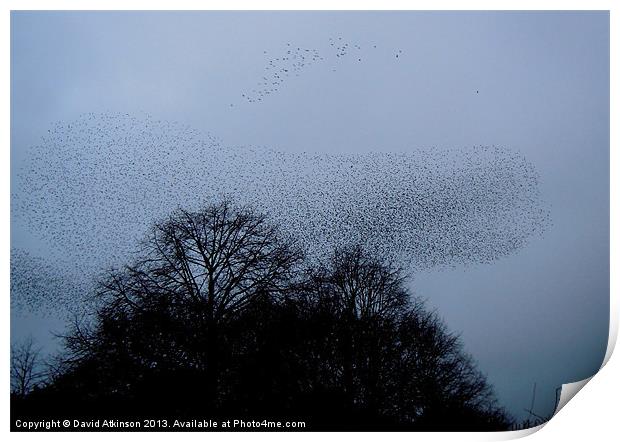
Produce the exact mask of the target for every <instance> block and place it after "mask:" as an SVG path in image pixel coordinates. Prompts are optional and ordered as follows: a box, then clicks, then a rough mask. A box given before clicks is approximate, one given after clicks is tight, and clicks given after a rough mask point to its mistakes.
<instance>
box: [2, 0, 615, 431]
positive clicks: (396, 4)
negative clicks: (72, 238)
mask: <svg viewBox="0 0 620 442" xmlns="http://www.w3.org/2000/svg"><path fill="white" fill-rule="evenodd" d="M617 3H618V2H613V1H611V0H591V1H577V0H566V1H552V0H521V1H512V0H511V1H497V0H496V1H490V0H486V1H469V2H463V1H454V0H453V1H445V0H444V1H434V2H430V1H404V0H383V1H381V2H377V1H374V2H373V1H368V0H360V1H356V2H346V1H338V0H330V1H326V0H315V1H312V2H309V1H298V2H295V3H294V4H293V3H292V2H285V1H262V2H260V4H257V2H252V1H247V0H246V1H240V0H231V1H227V2H221V1H219V2H196V1H191V0H175V1H161V0H151V1H149V2H146V1H138V0H108V1H102V0H93V1H89V2H88V3H86V2H84V1H78V0H57V1H53V2H52V1H43V0H22V1H17V0H7V1H4V2H3V3H2V6H3V8H2V9H3V14H2V16H1V19H0V20H1V23H2V26H0V29H1V30H2V33H1V41H2V44H1V45H0V51H1V54H2V60H4V62H3V63H1V66H4V67H3V68H2V69H1V72H2V85H3V88H2V90H3V92H4V93H3V97H4V106H2V111H1V112H2V129H3V130H2V131H0V134H1V136H2V139H3V140H4V143H3V144H4V148H3V149H2V151H1V153H0V155H1V157H0V164H1V166H0V167H2V172H3V173H2V175H1V176H2V180H3V182H2V184H3V191H2V193H1V194H0V199H1V204H2V207H3V208H4V210H5V212H4V216H3V217H2V232H3V234H2V235H1V236H0V242H1V243H0V250H2V253H0V260H1V262H0V278H1V281H2V286H3V287H4V289H5V290H4V293H5V298H4V303H3V304H2V317H3V319H4V320H3V321H1V324H2V331H3V339H2V344H1V345H2V347H1V349H0V352H1V354H2V359H3V363H2V364H1V366H0V379H4V380H5V382H6V383H7V386H8V379H9V373H8V371H9V369H8V367H9V333H10V327H9V319H10V305H9V296H8V293H9V256H10V252H9V249H10V244H9V242H10V236H9V229H10V209H9V207H10V204H9V203H10V192H9V189H10V183H9V176H10V173H9V172H10V170H9V168H10V119H9V118H10V99H9V97H10V11H11V10H72V9H78V10H93V9H94V10H109V9H112V10H136V9H156V10H198V9H212V10H235V9H241V10H244V9H272V10H277V9H288V10H346V9H360V10H379V9H388V10H389V9H402V10H405V9H407V10H411V9H413V10H465V9H468V10H556V9H562V10H610V11H611V12H610V30H611V42H610V43H611V45H610V49H611V54H610V55H611V75H610V78H611V79H615V78H619V75H620V72H619V70H618V51H619V50H620V45H619V44H618V35H619V34H618V28H619V26H618V25H619V24H620V20H619V12H618V11H619V9H618V7H617V6H616V4H617ZM614 6H616V7H615V8H614ZM576 32H577V30H576ZM610 91H611V109H610V111H611V113H610V117H611V121H612V122H613V121H620V119H618V88H617V86H616V83H614V82H613V81H612V82H611V89H610ZM617 132H618V131H617V129H616V128H615V126H614V125H613V124H612V125H611V134H610V135H611V137H610V141H611V146H613V147H612V148H611V155H610V171H611V202H612V204H611V207H610V211H611V212H610V213H611V226H614V225H615V224H617V221H618V208H617V199H618V178H617V176H615V174H614V171H618V167H617V166H618V153H617V152H616V151H615V150H614V149H617V148H618V143H617V141H618V133H617ZM610 258H611V261H610V262H611V269H613V268H614V267H616V266H614V264H617V263H618V236H617V235H616V234H615V232H614V230H613V229H612V230H611V256H610ZM610 287H611V294H612V296H611V300H610V301H611V302H610V315H611V320H610V331H609V343H608V348H607V353H606V355H605V362H604V365H605V364H607V362H608V361H609V359H610V357H611V354H612V352H613V349H614V346H615V342H616V339H617V335H618V295H617V293H618V278H617V277H616V276H615V275H614V274H613V272H612V273H611V286H610ZM616 359H617V358H616ZM619 369H620V368H619V365H618V362H617V361H616V360H612V361H611V363H609V364H608V365H607V366H606V367H605V369H604V370H603V371H602V373H600V374H597V375H595V376H594V378H593V380H592V381H591V382H590V383H589V384H588V386H587V387H586V388H585V389H584V391H583V392H582V393H580V399H579V400H578V401H571V404H570V406H567V407H565V408H564V409H562V411H561V412H559V413H558V414H557V416H555V417H554V418H553V419H552V420H551V421H550V422H549V423H548V424H547V425H546V427H547V428H546V429H545V430H544V431H541V432H539V433H537V434H536V435H535V436H533V437H534V438H536V439H537V440H564V439H567V440H583V439H584V438H586V437H587V438H593V439H594V440H597V439H599V437H598V436H604V435H605V436H608V435H612V434H618V429H617V426H616V423H615V420H616V419H617V417H616V413H615V411H614V408H615V407H614V406H613V400H614V399H615V398H614V395H615V393H617V392H618V386H619V382H618V378H619V376H618V373H619ZM582 386H583V385H582ZM573 389H574V386H573ZM563 394H565V393H564V392H563ZM1 404H2V411H3V413H2V420H1V421H0V425H1V428H2V429H3V433H5V432H8V431H9V425H8V424H9V397H8V392H6V390H5V395H4V396H3V397H2V402H1ZM536 430H537V429H533V430H522V431H517V432H510V433H423V434H419V433H416V434H411V433H387V434H385V435H388V437H390V438H394V439H400V440H408V441H409V440H411V438H416V439H418V438H422V439H424V440H465V441H468V440H475V441H480V440H507V439H515V438H519V437H523V436H526V435H528V434H532V433H534V432H536ZM41 436H42V437H45V438H46V439H51V440H63V441H66V440H81V439H82V438H83V434H80V433H47V434H45V435H43V434H35V433H30V434H25V433H11V434H10V437H11V438H15V439H16V440H22V439H25V440H30V439H31V438H37V437H41ZM245 436H247V434H246V433H211V434H209V435H208V437H209V438H210V439H211V438H213V439H219V440H222V439H231V438H232V439H236V438H242V437H245ZM292 436H294V437H295V438H296V439H299V440H305V441H312V442H315V439H316V438H317V437H321V438H323V437H329V438H334V439H340V438H342V437H347V438H348V437H355V438H359V439H361V440H371V439H375V438H376V437H377V436H379V434H376V433H359V434H356V435H346V436H345V435H344V434H338V433H331V434H330V433H321V434H319V433H252V435H251V437H252V438H253V439H257V440H260V441H262V440H264V441H267V440H268V441H274V440H289V439H290V438H291V437H292ZM382 436H383V435H382ZM114 437H115V438H116V437H121V438H128V439H129V438H134V437H140V436H138V435H133V434H132V433H119V434H117V435H115V436H114ZM147 437H148V438H149V439H155V440H165V439H167V438H168V437H169V436H168V435H166V434H155V433H151V434H150V435H148V436H147ZM173 437H175V438H177V437H183V438H187V439H190V440H201V441H203V440H204V439H205V434H204V433H182V435H181V434H179V433H176V434H175V435H174V436H173ZM88 438H89V439H92V440H101V441H104V440H105V441H107V440H109V438H110V435H109V434H105V433H91V434H89V435H88ZM600 439H603V438H602V437H600ZM604 439H605V440H607V439H609V437H605V438H604Z"/></svg>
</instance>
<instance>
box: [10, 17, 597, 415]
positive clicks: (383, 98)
mask: <svg viewBox="0 0 620 442" xmlns="http://www.w3.org/2000/svg"><path fill="white" fill-rule="evenodd" d="M11 25H12V26H11V176H12V179H13V180H12V181H13V182H19V180H15V178H16V177H17V175H18V174H19V173H20V171H23V170H25V169H27V167H28V165H29V164H30V163H29V162H30V161H31V158H30V157H29V152H30V150H29V149H30V148H31V147H32V146H35V145H38V144H40V143H41V137H42V136H44V135H45V134H46V133H48V130H50V128H52V127H53V126H54V124H55V123H56V122H67V121H69V122H70V121H74V120H76V119H79V118H80V115H82V114H84V113H89V112H96V113H99V112H112V113H128V114H130V115H134V114H136V115H137V114H142V113H148V114H149V115H151V116H153V117H154V118H157V119H162V120H170V121H176V122H179V123H180V124H183V125H185V124H186V125H188V126H190V127H192V128H195V129H197V130H200V131H202V132H205V133H206V132H208V133H210V134H212V135H213V136H215V137H217V138H218V139H219V140H220V142H221V143H222V144H223V145H229V146H268V147H269V148H272V149H275V150H277V151H281V152H285V153H299V152H317V153H365V152H371V151H374V152H413V151H415V150H416V149H421V148H425V149H440V150H441V149H448V148H454V147H468V146H477V145H497V146H503V147H504V148H506V149H509V150H512V151H515V152H518V153H519V154H522V155H524V156H525V158H527V160H528V161H529V162H530V163H531V164H532V165H533V166H534V167H535V169H536V170H537V172H538V174H539V177H540V180H539V185H540V193H541V199H542V200H544V201H545V202H546V205H547V207H548V210H549V212H550V219H551V223H550V225H549V226H548V227H547V229H546V231H545V232H544V234H542V235H536V236H533V237H532V238H530V239H529V241H528V243H527V244H526V245H525V246H524V247H520V248H519V249H518V250H515V251H514V252H513V253H511V254H509V255H508V256H506V257H503V258H501V259H498V260H496V261H494V262H493V263H490V264H471V265H466V266H460V265H459V266H455V267H453V268H450V269H446V268H435V269H432V268H431V269H427V270H424V271H417V272H415V273H414V281H413V289H414V291H415V293H416V294H417V295H420V296H422V297H425V298H427V299H428V303H429V305H430V306H431V307H432V308H437V310H438V312H439V313H440V315H441V316H442V317H443V318H444V319H445V321H446V323H447V324H448V326H449V328H450V329H451V330H454V331H456V332H459V333H461V336H462V339H463V341H464V344H465V349H466V350H467V351H468V352H469V353H471V354H472V355H473V356H474V358H475V359H476V360H477V361H478V362H479V366H480V368H481V369H482V370H483V371H484V372H485V373H486V374H487V375H488V377H489V380H490V381H491V382H492V383H493V384H494V386H495V388H496V392H497V394H498V397H499V399H500V401H501V402H502V403H503V404H505V405H506V406H507V407H508V409H509V411H511V412H512V413H513V414H515V415H516V416H518V417H520V416H522V415H523V408H526V407H528V406H529V405H530V400H531V390H532V385H533V383H534V382H537V384H538V394H537V403H536V406H535V411H536V412H537V413H538V414H542V415H545V414H547V413H549V412H550V411H551V407H552V405H553V403H554V399H555V393H554V390H555V388H556V387H557V386H559V385H561V384H562V383H567V382H573V381H576V380H580V379H583V378H585V377H588V376H590V375H592V374H593V373H594V372H595V371H596V370H597V369H598V367H599V366H600V364H601V362H602V358H603V356H604V353H605V349H606V346H607V335H608V320H609V15H608V13H606V12H570V13H563V12H536V13H527V12H504V13H488V12H458V13H456V12H455V13H450V12H443V13H438V12H248V13H244V12H183V13H166V12H158V13H147V12H138V13H127V12H123V13H111V12H106V13H101V12H86V13H84V12H80V13H66V12H51V13H50V12H45V13H43V12H13V13H12V16H11ZM340 38H341V39H342V40H340ZM330 39H332V40H330ZM334 41H335V42H336V45H338V44H340V43H339V42H347V43H348V44H349V45H350V46H349V47H348V49H347V50H348V51H349V53H348V54H347V56H346V57H344V56H343V57H335V56H334V55H335V52H334V46H332V45H331V43H332V42H334ZM289 44H290V45H289ZM354 45H359V49H357V47H354ZM291 47H295V48H297V47H299V48H301V50H304V48H308V49H310V50H316V51H317V52H318V53H320V54H321V57H322V58H323V59H322V60H317V61H316V62H315V63H309V65H307V66H304V67H303V69H301V70H300V71H299V72H298V73H299V76H294V75H291V76H290V77H287V78H286V81H283V82H282V84H280V85H278V90H277V91H274V92H273V93H271V94H269V95H268V96H265V97H263V99H262V100H261V101H260V102H248V101H247V99H245V98H244V97H243V96H242V94H246V95H253V96H254V95H256V94H258V92H252V91H253V90H257V91H260V87H258V86H257V84H258V83H260V82H261V81H263V80H262V79H263V77H265V75H266V73H265V72H266V71H265V67H268V66H269V63H268V60H270V59H272V58H273V57H276V58H281V57H283V56H286V54H287V51H288V50H290V48H291ZM353 54H354V55H353ZM266 78H271V77H268V76H267V77H266ZM102 173H105V171H102ZM21 192H23V189H20V188H19V187H16V186H15V184H14V185H13V188H12V193H13V195H14V198H17V199H19V198H20V197H22V196H23V195H21ZM93 216H95V217H96V216H97V215H96V214H93ZM12 220H13V222H12V226H11V227H12V232H11V233H12V247H14V248H19V249H22V250H26V251H30V252H32V253H33V254H35V255H36V256H39V257H41V258H42V259H48V258H49V256H51V254H50V253H48V252H49V249H50V247H52V248H53V245H51V242H52V241H50V239H49V238H44V237H43V238H42V237H41V236H42V233H41V232H36V231H33V229H32V228H29V227H28V226H27V225H26V224H25V223H22V222H16V221H15V217H14V216H13V217H12ZM52 326H53V327H56V326H58V322H57V321H54V320H50V319H45V320H44V319H42V318H41V317H39V316H38V315H37V313H36V312H34V313H33V312H30V313H23V312H22V313H17V312H13V315H12V332H13V337H14V338H16V337H19V336H23V335H24V334H27V333H32V334H33V335H35V336H37V337H38V338H39V340H41V341H44V342H45V339H46V338H44V336H45V335H47V333H48V331H49V329H50V327H52Z"/></svg>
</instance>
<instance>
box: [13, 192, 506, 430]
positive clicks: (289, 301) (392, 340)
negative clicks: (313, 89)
mask: <svg viewBox="0 0 620 442" xmlns="http://www.w3.org/2000/svg"><path fill="white" fill-rule="evenodd" d="M406 283H407V279H406V277H405V275H404V273H403V271H402V269H399V268H398V267H395V266H394V265H392V264H391V263H389V262H385V261H384V260H383V259H382V257H381V256H375V255H373V254H372V253H371V252H370V251H368V250H365V249H364V248H363V247H361V246H350V247H343V248H339V249H337V250H334V251H333V253H332V255H331V259H330V260H328V261H326V262H323V263H317V262H305V261H304V260H303V254H302V251H301V250H300V249H299V248H298V247H297V246H296V244H295V242H294V241H292V240H291V239H290V238H287V237H285V236H283V235H282V234H281V233H280V231H279V229H278V228H277V227H276V226H275V225H274V224H273V223H271V222H270V221H269V220H268V218H267V217H266V216H265V215H262V214H258V213H256V212H254V211H252V210H251V209H249V208H239V207H235V206H233V205H232V204H230V203H227V202H223V203H219V204H214V205H210V206H208V207H206V208H205V209H203V210H200V211H194V212H191V211H185V210H178V211H176V212H174V213H173V214H172V215H171V216H170V217H169V218H168V219H166V220H164V221H162V222H159V223H156V224H154V226H153V228H152V230H151V231H150V233H149V235H148V236H147V237H146V239H145V240H144V241H143V242H142V243H141V248H140V255H139V258H138V259H136V260H135V262H133V263H131V264H130V265H127V266H125V267H124V268H122V269H116V270H113V271H111V272H109V273H108V274H107V276H106V277H104V278H103V279H102V280H101V282H100V284H99V291H98V297H99V301H100V302H99V307H98V309H97V310H96V312H94V315H93V318H92V319H91V320H90V321H82V322H80V321H76V323H75V324H74V326H73V327H72V329H71V330H70V332H69V333H68V334H67V335H66V336H65V347H66V351H65V354H64V355H63V356H62V358H60V359H59V362H58V363H56V364H55V365H54V375H53V376H51V377H50V378H49V380H48V381H47V382H46V383H45V384H43V385H41V386H40V387H39V388H36V389H34V390H33V391H32V392H31V393H30V394H27V395H26V394H20V395H14V396H13V407H12V411H13V413H21V414H27V415H41V414H46V415H48V416H49V415H50V414H53V413H58V414H61V415H71V414H73V415H81V416H96V415H98V414H99V415H106V416H110V415H117V416H145V417H154V416H162V417H170V416H176V417H192V416H193V417H201V418H202V417H204V416H206V415H208V416H224V417H225V416H235V417H248V418H257V417H277V418H285V417H291V418H293V417H294V418H301V419H304V420H306V421H307V422H308V426H309V429H412V430H428V429H443V430H447V429H454V430H464V429H471V430H500V429H507V428H508V426H509V424H510V419H509V417H508V416H507V414H506V413H505V412H504V411H503V409H502V408H501V407H499V406H498V405H497V403H496V400H495V398H494V395H493V392H492V388H491V386H490V385H489V384H488V383H487V381H486V379H485V377H484V376H483V375H482V373H481V372H480V371H479V370H478V369H477V367H476V364H475V363H474V361H473V359H472V358H471V357H470V356H468V355H467V354H466V353H464V351H463V348H462V344H461V342H460V340H459V338H458V336H456V335H455V334H453V333H451V332H449V331H448V330H447V328H446V326H445V325H444V324H443V322H442V321H441V320H440V318H439V317H438V315H437V314H436V313H434V312H430V311H429V310H427V308H426V307H425V305H424V303H423V302H422V301H420V300H419V299H417V298H414V297H412V296H411V294H410V292H409V291H408V289H407V284H406ZM52 404H54V405H53V406H52Z"/></svg>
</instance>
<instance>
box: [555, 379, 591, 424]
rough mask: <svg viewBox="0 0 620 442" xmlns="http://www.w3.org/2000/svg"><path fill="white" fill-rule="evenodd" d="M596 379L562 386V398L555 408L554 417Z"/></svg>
mask: <svg viewBox="0 0 620 442" xmlns="http://www.w3.org/2000/svg"><path fill="white" fill-rule="evenodd" d="M593 377H594V375H593V376H590V377H589V378H586V379H583V380H581V381H577V382H572V383H570V384H562V392H561V393H560V398H559V400H558V404H557V405H556V407H555V412H554V413H553V415H554V416H555V415H556V414H558V412H559V411H560V410H561V409H562V408H564V405H566V404H567V403H568V401H570V400H571V399H572V398H574V397H575V395H576V394H577V393H579V391H580V390H581V389H582V388H583V387H585V385H586V384H587V383H588V382H590V380H591V379H592V378H593Z"/></svg>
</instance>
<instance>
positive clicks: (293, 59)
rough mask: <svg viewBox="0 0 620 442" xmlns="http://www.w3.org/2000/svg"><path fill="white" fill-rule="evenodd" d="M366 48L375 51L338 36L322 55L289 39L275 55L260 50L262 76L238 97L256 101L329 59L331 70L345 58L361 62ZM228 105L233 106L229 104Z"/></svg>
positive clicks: (373, 45) (397, 52)
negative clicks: (265, 62)
mask: <svg viewBox="0 0 620 442" xmlns="http://www.w3.org/2000/svg"><path fill="white" fill-rule="evenodd" d="M366 49H371V50H372V51H376V50H377V45H376V44H370V45H368V48H363V47H362V46H361V45H359V44H356V43H351V42H347V41H345V40H343V38H342V37H330V38H329V45H328V49H326V50H324V52H323V53H324V54H325V55H322V54H323V53H322V52H320V51H319V49H316V48H304V47H301V46H298V45H295V44H293V43H291V42H288V43H286V46H285V48H284V50H283V51H281V52H280V53H278V54H277V56H276V57H269V53H268V51H263V55H265V56H267V57H268V59H267V64H266V66H265V67H264V69H263V75H262V77H261V79H260V81H258V82H257V84H256V85H255V87H254V88H252V89H251V90H249V91H245V92H243V93H241V99H242V100H243V101H246V102H248V103H259V102H262V101H263V100H265V99H266V98H267V97H269V96H270V95H273V94H276V93H277V92H278V91H279V90H280V89H281V88H282V87H283V85H284V84H285V83H286V80H287V79H289V78H290V77H292V76H299V75H300V73H301V72H303V71H304V70H305V69H307V68H309V67H310V66H313V65H315V64H317V63H320V62H331V63H332V68H331V70H332V71H333V72H335V71H336V70H337V69H336V67H337V64H338V63H340V62H342V61H344V60H345V59H347V58H350V57H353V59H354V60H356V61H357V62H362V61H363V60H364V58H365V57H366V56H367V55H369V53H368V52H366ZM402 54H403V51H402V49H397V50H396V51H395V52H394V55H395V57H394V58H395V59H398V58H399V56H401V55H402ZM230 106H231V107H232V106H234V104H233V103H231V104H230Z"/></svg>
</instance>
